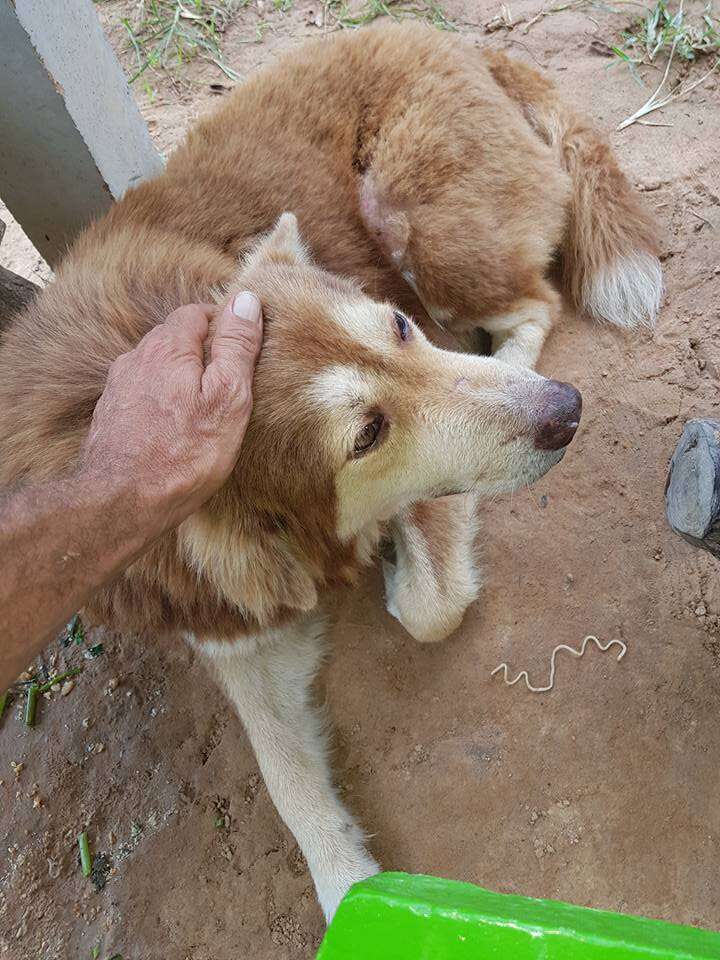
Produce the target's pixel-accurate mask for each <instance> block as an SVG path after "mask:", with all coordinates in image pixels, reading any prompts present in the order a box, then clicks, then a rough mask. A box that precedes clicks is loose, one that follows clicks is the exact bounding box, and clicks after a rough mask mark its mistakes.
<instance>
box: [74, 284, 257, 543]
mask: <svg viewBox="0 0 720 960" xmlns="http://www.w3.org/2000/svg"><path fill="white" fill-rule="evenodd" d="M217 310H218V308H216V307H214V306H211V305H209V304H192V305H189V306H185V307H180V308H179V309H178V310H176V311H175V312H174V313H171V314H170V316H169V317H168V318H167V320H166V321H165V322H164V323H161V324H159V325H158V326H157V327H155V328H154V329H153V330H151V331H150V333H148V334H147V335H146V336H145V337H144V338H143V340H141V342H140V343H139V344H138V346H137V347H136V348H135V349H134V350H132V351H131V352H130V353H126V354H123V355H122V356H120V357H118V359H117V360H116V361H115V362H114V363H113V365H112V366H111V367H110V371H109V374H108V380H107V386H106V388H105V391H104V393H103V394H102V396H101V397H100V400H99V401H98V404H97V406H96V408H95V413H94V415H93V420H92V426H91V428H90V433H89V435H88V439H87V442H86V445H85V449H84V453H83V456H82V461H81V464H80V473H81V474H82V475H85V476H94V477H97V478H98V480H101V482H103V483H107V482H108V480H109V478H114V479H113V482H116V483H120V484H121V485H122V486H123V487H124V488H126V489H128V490H132V491H133V493H134V494H135V495H136V496H140V498H141V502H142V503H143V505H144V506H145V507H146V512H147V516H148V520H149V522H150V523H151V525H152V526H153V527H154V528H155V532H156V534H160V533H162V532H163V531H164V530H167V529H169V528H170V527H171V526H174V525H176V524H177V523H179V522H180V521H181V520H183V519H184V518H185V517H186V516H188V515H189V514H190V513H192V512H193V511H194V510H196V509H197V508H198V507H199V506H200V505H201V504H202V503H203V502H204V501H205V500H207V499H208V497H210V496H212V494H213V493H215V491H216V490H217V489H218V488H219V487H220V486H221V485H222V484H223V483H224V481H225V480H226V479H227V478H228V476H229V475H230V472H231V471H232V469H233V467H234V465H235V463H236V461H237V458H238V453H239V450H240V444H241V443H242V440H243V437H244V435H245V430H246V428H247V424H248V421H249V419H250V411H251V408H252V378H253V371H254V369H255V363H256V360H257V356H258V353H259V350H260V345H261V343H262V313H261V309H260V302H259V300H258V299H257V297H256V296H254V294H252V293H241V294H238V296H237V297H235V299H234V301H233V302H232V303H231V304H227V305H226V306H225V308H224V309H223V310H222V311H221V312H220V314H219V315H218V316H217V320H216V323H215V329H214V336H213V339H212V342H211V345H210V355H209V361H208V363H207V366H206V365H205V361H204V356H205V340H206V339H207V337H208V332H209V324H210V322H211V321H212V319H213V318H214V317H215V315H216V312H217Z"/></svg>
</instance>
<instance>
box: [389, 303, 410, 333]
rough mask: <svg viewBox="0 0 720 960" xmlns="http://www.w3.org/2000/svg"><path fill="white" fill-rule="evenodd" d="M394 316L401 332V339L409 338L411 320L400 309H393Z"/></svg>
mask: <svg viewBox="0 0 720 960" xmlns="http://www.w3.org/2000/svg"><path fill="white" fill-rule="evenodd" d="M393 316H394V317H395V326H396V327H397V331H398V333H399V334H400V339H401V340H407V338H408V337H409V336H410V321H409V320H408V318H407V317H406V316H405V314H404V313H400V311H399V310H395V311H393Z"/></svg>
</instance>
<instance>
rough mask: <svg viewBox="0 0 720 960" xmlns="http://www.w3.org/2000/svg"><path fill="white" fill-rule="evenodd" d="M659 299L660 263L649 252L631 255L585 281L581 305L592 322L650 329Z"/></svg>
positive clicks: (661, 287) (661, 292) (619, 259)
mask: <svg viewBox="0 0 720 960" xmlns="http://www.w3.org/2000/svg"><path fill="white" fill-rule="evenodd" d="M662 296H663V278H662V269H661V267H660V261H659V260H658V259H657V257H653V256H652V254H649V253H633V254H631V255H630V256H629V257H619V258H618V259H617V260H615V262H614V263H612V264H611V265H610V266H607V267H604V268H603V269H602V270H600V271H599V272H598V273H596V274H595V275H594V276H593V277H591V278H589V280H588V281H587V282H586V285H585V290H584V292H583V303H584V306H585V308H586V310H587V311H588V313H590V314H592V316H594V317H595V318H596V319H598V320H604V321H606V322H607V323H612V324H615V326H617V327H627V328H633V327H652V326H654V325H655V320H656V318H657V315H658V311H659V310H660V303H661V301H662Z"/></svg>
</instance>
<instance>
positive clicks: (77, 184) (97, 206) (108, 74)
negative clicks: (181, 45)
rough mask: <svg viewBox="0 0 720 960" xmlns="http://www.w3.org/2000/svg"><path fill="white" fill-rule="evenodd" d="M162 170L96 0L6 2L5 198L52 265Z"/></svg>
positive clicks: (2, 95) (0, 7)
mask: <svg viewBox="0 0 720 960" xmlns="http://www.w3.org/2000/svg"><path fill="white" fill-rule="evenodd" d="M161 170H162V160H161V158H160V156H159V154H158V153H157V152H156V150H155V148H154V147H153V145H152V142H151V140H150V135H149V134H148V131H147V127H146V126H145V123H144V121H143V119H142V117H141V116H140V113H139V112H138V109H137V107H136V105H135V102H134V100H133V98H132V95H131V93H130V90H129V89H128V85H127V83H126V81H125V77H124V75H123V72H122V68H121V67H120V64H119V63H118V61H117V59H116V58H115V55H114V54H113V51H112V49H111V47H110V44H109V43H108V41H107V39H106V38H105V35H104V33H103V31H102V28H101V26H100V23H99V21H98V19H97V16H96V14H95V11H94V9H93V5H92V3H91V0H52V2H48V0H0V196H2V198H3V200H4V201H5V203H6V204H7V206H8V208H9V209H10V211H11V212H12V214H13V216H14V217H15V218H16V220H18V222H19V223H20V224H21V226H22V228H23V230H24V231H25V232H26V234H27V235H28V237H29V238H30V239H31V240H32V242H33V243H34V244H35V246H36V247H37V249H38V250H39V251H40V253H41V254H42V255H43V256H44V257H45V259H46V260H47V261H48V263H49V264H50V265H51V266H52V265H54V264H56V263H57V261H58V260H59V258H60V257H61V256H62V254H63V252H64V251H65V249H66V248H67V246H68V244H69V243H70V242H71V241H72V239H73V237H74V236H75V235H76V234H77V233H78V231H79V230H81V229H82V227H83V226H85V225H86V224H87V223H88V222H89V221H90V220H91V219H92V218H93V217H97V216H98V215H101V214H102V213H104V212H105V211H106V210H107V208H108V207H109V206H110V204H111V203H112V201H113V199H117V198H119V197H120V196H122V194H123V193H124V192H125V191H126V190H127V189H128V187H130V186H133V185H134V184H136V183H138V182H139V181H140V180H142V179H144V178H146V177H150V176H153V175H154V174H156V173H158V172H160V171H161Z"/></svg>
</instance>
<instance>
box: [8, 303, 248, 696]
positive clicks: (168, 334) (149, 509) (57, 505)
mask: <svg viewBox="0 0 720 960" xmlns="http://www.w3.org/2000/svg"><path fill="white" fill-rule="evenodd" d="M234 304H235V310H236V311H237V313H239V314H241V315H236V313H233V305H228V306H226V307H225V309H224V310H223V311H222V312H221V313H220V315H219V316H218V319H217V323H216V327H215V334H214V337H213V340H212V343H211V347H210V358H209V362H208V363H207V365H206V364H205V363H204V359H203V348H204V341H205V340H206V338H207V335H208V325H209V322H210V320H211V319H212V317H213V316H214V315H215V311H216V308H215V307H212V306H209V305H203V304H195V305H190V306H186V307H181V308H180V309H179V310H176V311H175V312H174V313H173V314H171V315H170V316H169V317H168V318H167V320H166V321H165V323H162V324H159V325H158V326H157V327H155V328H154V329H153V330H152V331H151V332H150V333H148V334H147V336H146V337H145V338H144V339H143V340H142V341H141V343H140V344H139V345H138V346H137V347H136V349H135V350H132V351H131V352H130V353H127V354H124V355H123V356H121V357H119V358H118V359H117V360H116V361H115V363H114V364H113V365H112V367H111V368H110V371H109V374H108V381H107V386H106V388H105V391H104V392H103V394H102V396H101V397H100V400H99V401H98V404H97V406H96V408H95V413H94V416H93V421H92V426H91V428H90V432H89V435H88V438H87V441H86V443H85V446H84V449H83V452H82V455H81V458H80V462H79V465H78V467H77V469H76V470H75V471H74V473H73V474H72V475H70V476H68V477H63V478H58V479H57V480H53V481H49V482H47V483H42V484H37V485H27V486H21V487H18V488H17V489H15V490H10V491H8V492H6V493H5V494H4V495H0V556H2V557H3V564H2V567H3V576H2V577H1V578H0V622H2V623H3V638H2V640H0V692H2V690H4V689H5V688H6V687H7V685H8V684H9V683H11V682H12V681H13V680H14V679H15V677H16V676H17V675H18V673H20V672H21V671H22V670H23V669H24V667H25V666H26V665H27V664H28V663H29V662H30V660H31V659H32V658H33V656H35V655H36V654H37V653H38V652H39V651H40V650H41V649H42V647H43V646H44V644H45V643H46V642H47V639H48V637H49V636H50V635H51V634H52V632H53V631H54V630H57V629H58V628H59V627H60V626H61V625H62V624H63V623H64V622H66V620H67V619H68V618H69V617H70V615H71V614H72V613H73V612H74V611H75V610H77V609H78V607H81V606H82V605H83V603H85V602H86V601H87V600H88V598H89V597H90V596H91V595H92V594H93V593H94V592H95V591H96V590H97V589H99V588H100V587H101V586H102V585H103V584H105V583H107V582H109V581H110V580H112V579H113V578H114V577H115V576H117V575H118V573H120V572H121V571H122V570H123V569H124V568H125V567H127V566H128V565H129V564H130V563H132V561H133V560H135V559H136V558H137V557H138V556H139V555H140V554H141V553H143V552H144V550H146V549H147V548H148V547H149V546H150V545H151V544H152V543H153V542H154V541H155V540H156V539H157V538H158V537H160V536H162V534H163V533H165V532H166V531H167V530H170V529H172V528H173V527H175V526H176V525H177V524H178V523H180V522H181V521H182V520H183V519H185V517H187V516H189V515H190V514H191V513H192V512H194V511H195V510H197V508H198V507H199V506H200V505H201V504H202V503H204V502H205V500H207V499H208V497H210V496H211V495H212V494H213V493H214V492H215V491H216V490H217V489H218V488H219V487H220V486H221V485H222V483H223V482H224V481H225V480H226V479H227V477H228V476H229V474H230V472H231V470H232V468H233V466H234V464H235V462H236V460H237V456H238V452H239V449H240V445H241V443H242V439H243V436H244V434H245V429H246V427H247V423H248V420H249V418H250V411H251V407H252V375H253V370H254V367H255V362H256V359H257V355H258V352H259V349H260V344H261V341H262V317H261V312H260V305H259V302H258V301H257V298H255V297H254V296H253V295H252V294H247V295H240V296H239V297H237V298H236V299H235V301H234Z"/></svg>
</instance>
